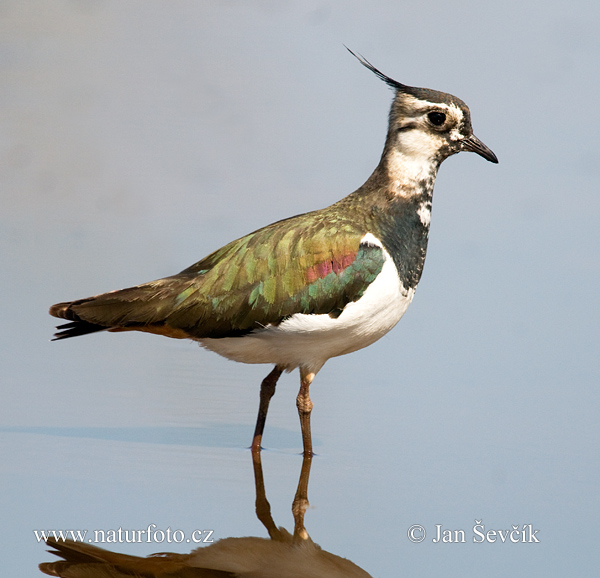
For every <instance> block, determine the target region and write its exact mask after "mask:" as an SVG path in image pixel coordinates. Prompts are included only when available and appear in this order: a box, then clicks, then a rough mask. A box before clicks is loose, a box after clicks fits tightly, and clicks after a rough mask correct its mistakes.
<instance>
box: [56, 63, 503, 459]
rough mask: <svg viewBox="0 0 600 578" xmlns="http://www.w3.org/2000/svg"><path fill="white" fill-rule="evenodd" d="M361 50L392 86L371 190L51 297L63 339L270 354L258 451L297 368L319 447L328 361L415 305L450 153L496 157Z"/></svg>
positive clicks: (458, 112) (452, 113) (459, 112)
mask: <svg viewBox="0 0 600 578" xmlns="http://www.w3.org/2000/svg"><path fill="white" fill-rule="evenodd" d="M359 60H360V61H361V62H362V64H364V65H365V66H366V67H367V68H369V69H370V70H371V71H373V72H374V73H375V74H376V75H377V76H378V77H379V78H381V79H383V80H384V81H385V82H386V83H387V84H388V85H389V86H390V87H392V88H393V89H394V90H395V93H396V96H395V98H394V101H393V103H392V107H391V111H390V117H389V128H388V133H387V138H386V141H385V146H384V149H383V154H382V156H381V160H380V162H379V165H378V166H377V168H376V169H375V171H374V172H373V174H372V175H371V176H370V177H369V179H368V180H367V181H366V183H365V184H364V185H363V186H362V187H360V188H359V189H358V190H356V191H355V192H354V193H352V194H351V195H348V196H347V197H346V198H344V199H342V200H341V201H339V202H337V203H335V204H333V205H331V206H329V207H327V208H325V209H321V210H319V211H314V212H312V213H306V214H303V215H297V216H295V217H291V218H289V219H284V220H283V221H278V222H276V223H273V224H271V225H268V226H267V227H264V228H262V229H259V230H258V231H255V232H254V233H250V234H249V235H246V236H245V237H242V238H240V239H237V240H236V241H233V242H231V243H229V244H228V245H225V247H223V248H222V249H219V250H218V251H215V252H214V253H212V254H210V255H209V256H208V257H205V258H204V259H202V260H201V261H198V262H197V263H195V264H194V265H192V266H191V267H188V268H187V269H184V270H183V271H182V272H181V273H178V274H177V275H173V276H171V277H166V278H164V279H158V280H157V281H152V282H150V283H144V284H142V285H138V286H136V287H130V288H128V289H122V290H120V291H113V292H111V293H104V294H102V295H96V296H95V297H88V298H86V299H78V300H76V301H71V302H66V303H58V304H57V305H53V306H52V307H51V308H50V313H51V314H52V315H54V316H55V317H61V318H63V319H67V320H69V321H70V323H67V324H66V325H61V326H60V327H59V328H58V329H59V330H60V331H59V332H58V333H56V336H55V338H56V339H63V338H65V337H74V336H77V335H84V334H86V333H93V332H95V331H101V330H108V331H132V330H135V331H146V332H149V333H156V334H158V335H165V336H167V337H176V338H190V339H194V340H196V341H198V342H200V344H201V345H203V346H204V347H206V348H207V349H210V350H212V351H215V352H217V353H219V354H221V355H223V356H225V357H228V358H229V359H233V360H235V361H242V362H244V363H273V364H275V368H274V369H273V370H272V371H271V373H270V374H269V375H268V376H267V377H266V378H265V380H264V381H263V383H262V386H261V395H260V407H259V414H258V418H257V423H256V430H255V435H254V441H253V444H252V448H253V450H259V449H260V443H261V438H262V432H263V428H264V423H265V419H266V415H267V410H268V405H269V400H270V398H271V396H272V395H273V393H274V392H275V385H276V382H277V380H278V378H279V376H280V375H281V373H282V372H283V371H284V370H287V371H290V370H292V369H294V368H296V367H298V368H300V383H301V385H300V392H299V394H298V397H297V405H298V411H299V414H300V422H301V427H302V437H303V443H304V451H305V453H312V444H311V439H310V412H311V409H312V402H311V400H310V397H309V386H310V384H311V382H312V380H313V379H314V377H315V375H316V374H317V372H318V371H319V370H320V369H321V367H322V366H323V364H324V363H325V362H326V361H327V360H328V359H329V358H331V357H335V356H338V355H344V354H346V353H350V352H352V351H356V350H358V349H361V348H363V347H366V346H367V345H370V344H371V343H373V342H375V341H377V340H378V339H379V338H380V337H382V336H383V335H385V334H386V333H387V332H388V331H389V330H390V329H391V328H392V327H394V325H396V323H397V322H398V321H399V319H400V318H401V317H402V315H403V314H404V312H405V311H406V308H407V307H408V305H409V303H410V302H411V300H412V298H413V295H414V292H415V288H416V286H417V283H418V282H419V279H420V277H421V272H422V270H423V263H424V261H425V252H426V248H427V239H428V235H429V221H430V214H431V202H432V193H433V185H434V181H435V177H436V174H437V171H438V168H439V166H440V164H441V162H442V161H443V160H444V159H446V158H447V157H449V156H451V155H453V154H455V153H458V152H460V151H473V152H476V153H478V154H479V155H481V156H482V157H484V158H485V159H487V160H489V161H491V162H498V161H497V158H496V156H495V155H494V153H493V152H492V151H491V150H490V149H489V148H487V147H486V146H485V145H484V144H483V143H482V142H481V141H480V140H479V139H478V138H477V137H476V136H475V135H474V134H473V131H472V128H471V118H470V113H469V109H468V108H467V106H466V105H465V103H464V102H462V101H461V100H460V99H458V98H456V97H454V96H452V95H450V94H445V93H443V92H437V91H434V90H429V89H424V88H414V87H409V86H405V85H403V84H400V83H399V82H396V81H395V80H392V79H391V78H389V77H387V76H385V75H384V74H383V73H381V72H380V71H379V70H377V69H376V68H374V67H373V66H372V65H371V64H370V63H369V62H367V61H366V60H364V59H359Z"/></svg>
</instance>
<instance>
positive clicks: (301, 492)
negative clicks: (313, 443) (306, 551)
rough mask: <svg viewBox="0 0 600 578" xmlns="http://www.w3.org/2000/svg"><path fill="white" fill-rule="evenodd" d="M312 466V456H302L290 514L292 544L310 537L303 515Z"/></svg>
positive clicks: (306, 505) (306, 506) (305, 508)
mask: <svg viewBox="0 0 600 578" xmlns="http://www.w3.org/2000/svg"><path fill="white" fill-rule="evenodd" d="M311 464H312V454H306V453H305V454H304V459H303V460H302V471H301V472H300V480H299V482H298V489H297V490H296V495H295V497H294V503H293V504H292V513H293V514H294V542H300V541H304V540H308V539H309V538H310V536H309V535H308V532H307V531H306V528H305V527H304V513H305V512H306V510H307V508H308V478H309V476H310V466H311Z"/></svg>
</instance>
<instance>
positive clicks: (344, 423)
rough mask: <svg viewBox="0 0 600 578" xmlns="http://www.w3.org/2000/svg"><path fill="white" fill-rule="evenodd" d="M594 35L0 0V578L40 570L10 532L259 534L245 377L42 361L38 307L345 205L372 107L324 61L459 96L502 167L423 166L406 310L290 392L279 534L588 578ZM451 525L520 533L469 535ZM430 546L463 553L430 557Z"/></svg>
mask: <svg viewBox="0 0 600 578" xmlns="http://www.w3.org/2000/svg"><path fill="white" fill-rule="evenodd" d="M599 17H600V11H599V9H598V5H597V3H595V2H591V1H589V2H587V1H585V0H578V1H577V0H576V1H574V2H570V3H565V2H557V1H550V2H534V1H525V2H523V1H514V0H510V1H507V2H502V3H486V2H477V1H470V2H469V1H462V2H452V1H444V2H439V1H435V0H425V1H419V2H417V1H408V2H389V1H372V2H368V3H366V2H356V1H354V2H341V1H339V2H327V1H321V0H312V1H304V2H296V3H291V2H290V3H286V2H279V1H276V0H264V1H262V2H259V1H254V2H241V1H239V2H235V1H229V2H223V1H216V0H215V1H209V0H204V1H202V2H192V1H169V2H166V1H164V2H157V1H144V2H142V1H137V2H136V1H129V2H119V1H116V0H114V1H108V0H106V1H83V0H81V1H70V2H68V1H53V2H49V1H47V2H32V1H24V0H4V1H3V2H1V3H0V163H1V172H0V199H1V206H0V225H1V228H0V251H1V252H0V266H1V271H2V284H1V286H2V293H1V294H2V300H1V302H2V310H1V317H0V318H1V322H2V329H1V332H0V335H1V336H0V339H1V342H2V344H1V347H0V372H1V374H0V379H1V381H2V390H1V391H2V403H1V404H0V437H1V439H2V441H1V446H0V475H1V483H2V497H1V498H0V499H1V512H2V514H1V516H2V517H1V519H2V522H1V530H0V532H1V540H2V544H3V548H2V550H3V554H2V558H3V560H2V566H3V568H4V570H3V572H5V573H6V575H7V576H8V575H11V576H27V577H30V576H37V575H38V572H37V570H36V565H37V564H38V563H39V562H41V561H45V560H49V559H50V555H47V554H45V553H44V548H43V546H42V545H41V544H38V543H37V542H36V541H35V538H34V536H33V532H32V530H33V529H44V528H65V529H67V528H84V529H88V530H93V529H96V528H101V529H110V528H118V527H119V526H120V527H122V528H129V529H136V528H140V529H141V528H145V527H147V525H148V524H150V523H154V524H157V526H158V527H159V528H167V527H168V526H170V527H171V528H173V529H175V528H181V529H184V530H186V531H191V530H193V529H196V528H200V529H204V528H210V529H214V530H215V537H216V538H223V537H226V536H243V535H256V536H266V532H265V531H264V529H263V528H262V527H261V526H260V524H259V522H258V520H257V519H256V518H255V516H254V513H253V507H254V502H253V484H252V468H251V460H250V454H249V452H248V451H247V450H245V449H244V447H245V446H247V445H248V444H249V442H250V438H251V434H252V429H253V423H254V419H255V412H256V407H257V402H258V388H259V383H260V380H261V379H262V377H263V376H264V375H266V373H267V371H268V368H267V367H265V366H244V365H239V364H234V363H232V362H229V361H226V360H224V359H221V358H218V357H217V356H215V355H214V354H210V353H208V352H203V351H201V350H199V348H198V347H197V346H195V345H194V344H192V343H186V342H179V341H175V340H167V339H163V338H158V337H155V336H150V335H143V334H135V335H134V334H124V335H108V334H98V335H93V336H89V337H86V338H82V339H77V340H70V341H66V342H60V343H50V342H49V341H48V339H49V337H50V335H51V333H52V330H53V327H54V320H53V319H51V318H50V317H49V316H48V315H47V308H48V306H49V305H50V304H52V303H54V302H57V301H61V300H65V299H73V298H78V297H84V296H87V295H90V294H94V293H98V292H102V291H107V290H111V289H116V288H120V287H124V286H128V285H132V284H136V283H139V282H142V281H147V280H151V279H154V278H157V277H161V276H165V275H168V274H172V273H175V272H177V271H179V270H181V269H183V268H184V267H186V266H188V265H189V264H191V263H192V262H194V261H196V260H198V259H199V258H201V257H203V256H204V255H205V254H207V253H208V252H210V251H212V250H213V249H216V248H218V247H219V246H221V245H222V244H224V243H226V242H227V241H229V240H231V239H233V238H236V237H238V236H241V235H243V234H245V233H247V232H249V231H251V230H253V229H256V228H258V227H260V226H262V225H265V224H268V223H269V222H272V221H274V220H277V219H280V218H283V217H286V216H289V215H292V214H296V213H299V212H304V211H308V210H312V209H316V208H320V207H323V206H326V205H328V204H330V203H332V202H334V201H336V200H338V199H339V198H341V197H342V196H344V195H346V194H348V193H349V192H351V191H352V190H354V189H355V188H357V187H358V186H359V185H360V184H362V183H363V182H364V180H365V179H366V178H367V177H368V176H369V174H370V172H371V170H372V169H373V168H374V167H375V165H376V163H377V161H378V159H379V155H380V152H381V148H382V146H383V140H384V136H385V130H386V116H387V112H388V106H389V103H390V101H391V97H392V94H391V92H390V91H389V90H388V89H387V88H386V86H385V85H384V84H383V83H381V82H380V81H379V80H378V79H377V78H375V76H373V75H372V74H371V73H369V72H368V71H367V70H366V69H364V68H362V67H361V66H360V65H359V64H358V62H356V61H355V60H354V59H353V58H352V57H351V56H350V55H349V54H348V53H347V52H346V50H345V49H344V47H343V44H346V45H348V46H350V47H351V48H353V49H354V50H356V51H359V52H361V53H362V54H364V55H365V56H366V57H367V58H368V59H370V60H371V61H372V62H373V63H374V64H375V65H376V66H377V67H379V68H380V69H381V70H383V71H384V72H385V73H387V74H389V75H390V76H392V77H393V78H396V79H398V80H400V81H401V82H404V83H406V84H412V85H417V86H426V87H430V88H436V89H440V90H444V91H447V92H451V93H453V94H456V95H457V96H459V97H461V98H462V99H464V100H465V101H466V102H467V103H468V104H469V105H470V107H471V112H472V116H473V125H474V128H475V133H476V134H477V135H478V136H479V137H480V138H481V139H482V140H483V141H484V142H485V143H486V144H487V145H488V146H490V147H491V148H492V149H493V150H494V151H495V152H496V154H497V155H498V157H499V159H500V164H499V165H497V166H494V165H492V164H490V163H487V162H485V161H484V160H483V159H481V158H480V157H477V156H476V155H473V154H461V155H459V156H458V157H453V158H451V159H449V160H448V161H446V162H445V163H444V165H443V167H442V169H441V171H440V174H439V177H438V181H437V184H436V191H435V202H434V210H433V219H432V229H431V237H430V246H429V252H428V256H427V263H426V266H425V273H424V275H423V279H422V282H421V285H420V287H419V290H418V292H417V295H416V298H415V300H414V302H413V304H412V306H411V307H410V309H409V311H408V313H407V315H406V316H405V318H404V319H403V320H402V321H401V323H400V324H399V326H398V327H397V328H396V329H395V330H394V331H393V332H391V333H390V334H389V335H388V336H386V337H385V338H384V339H382V340H381V341H380V342H379V343H377V344H376V345H374V346H372V347H370V348H368V349H366V350H363V351H361V352H358V353H355V354H353V355H351V356H348V357H344V358H338V359H335V360H331V361H330V362H329V363H328V364H327V365H326V366H325V368H324V369H323V370H322V371H321V373H320V374H319V376H318V378H317V379H316V381H315V383H314V385H313V387H312V398H313V401H314V403H315V410H314V412H313V431H314V437H315V443H316V451H317V452H318V454H319V455H318V457H317V458H316V459H315V460H314V463H313V473H312V479H311V485H310V489H309V497H310V500H311V508H310V509H309V511H308V512H307V515H306V525H307V529H308V531H309V533H310V534H311V536H312V537H313V539H314V540H315V541H316V542H317V543H319V544H321V546H323V548H325V549H326V550H329V551H331V552H333V553H335V554H338V555H341V556H345V557H348V558H350V559H352V560H353V561H354V562H355V563H356V564H358V565H359V566H361V567H362V568H364V569H365V570H367V571H368V572H369V573H371V574H372V575H373V576H404V575H407V576H409V575H411V576H412V575H419V576H438V575H441V574H442V573H443V574H444V575H446V576H479V575H486V576H506V575H511V574H512V575H528V576H544V577H549V576H552V577H554V576H565V575H571V574H573V573H577V574H578V575H581V576H585V575H587V576H591V575H592V574H593V573H594V572H595V571H597V567H598V563H599V562H600V556H599V555H598V552H599V550H598V545H597V530H598V528H597V524H598V519H599V515H600V508H599V507H598V506H599V495H600V494H599V481H600V468H599V454H598V451H599V449H600V448H599V438H600V435H599V434H600V431H599V426H598V423H599V420H598V413H599V412H600V395H599V393H598V381H599V379H598V378H599V370H598V353H599V352H598V325H599V314H598V311H599V307H598V301H597V295H598V283H599V279H600V258H599V252H598V247H599V233H598V231H599V226H598V221H599V216H600V200H599V191H598V184H597V179H598V172H597V165H598V160H597V150H598V126H599V121H600V107H598V105H597V100H598V92H599V88H600V81H599V78H600V77H599V75H598V70H599V64H600V58H599V55H600V46H599V36H598V30H597V23H598V19H599ZM297 386H298V378H297V374H296V373H294V374H292V375H289V376H285V377H284V378H283V379H282V380H281V382H280V387H279V390H278V393H277V395H276V397H275V398H274V401H273V403H272V407H271V413H270V416H269V421H268V424H267V430H266V435H265V439H264V444H265V445H266V446H267V447H268V448H270V449H271V450H270V451H267V452H264V454H263V462H264V467H265V477H266V482H267V491H268V497H269V499H270V500H271V503H272V507H273V514H274V517H275V520H276V522H277V523H278V524H281V525H284V526H286V527H288V528H290V527H291V525H292V523H291V522H292V519H291V514H290V510H289V508H290V505H291V500H292V497H293V494H294V491H295V484H296V481H297V476H298V474H299V471H300V465H301V459H300V457H299V456H298V455H297V452H298V451H299V449H300V435H299V426H298V420H297V415H296V409H295V404H294V398H295V395H296V391H297ZM475 520H482V521H483V523H484V524H485V525H486V529H490V528H494V529H510V528H511V526H512V525H523V524H529V523H531V524H533V526H534V527H535V528H537V529H539V530H540V531H539V533H538V534H537V536H538V537H539V539H540V541H541V542H540V543H539V544H502V543H495V544H473V543H472V542H471V536H472V532H471V528H472V527H473V525H474V523H475ZM416 523H419V524H422V525H423V526H425V527H426V528H427V530H428V531H429V533H430V535H429V536H428V538H427V539H426V540H425V542H423V543H421V544H413V543H411V542H410V541H409V540H408V538H407V529H408V527H409V526H410V525H411V524H416ZM435 524H443V527H444V528H450V529H464V530H465V531H466V534H467V543H466V544H445V545H442V544H437V545H436V544H434V543H432V542H431V540H430V538H431V537H432V532H433V530H434V528H435ZM113 548H114V549H115V550H118V551H124V552H127V553H130V554H136V555H146V554H149V553H150V552H152V551H161V550H162V551H164V550H169V549H171V550H177V551H189V549H190V547H189V545H185V544H184V545H181V546H180V547H178V546H177V545H166V544H155V545H147V544H139V545H133V544H116V545H113Z"/></svg>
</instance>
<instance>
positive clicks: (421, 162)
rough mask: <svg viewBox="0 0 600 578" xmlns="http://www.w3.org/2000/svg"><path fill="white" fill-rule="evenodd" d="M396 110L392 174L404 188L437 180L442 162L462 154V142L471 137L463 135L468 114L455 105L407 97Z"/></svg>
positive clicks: (400, 186) (391, 160)
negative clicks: (423, 181) (415, 182)
mask: <svg viewBox="0 0 600 578" xmlns="http://www.w3.org/2000/svg"><path fill="white" fill-rule="evenodd" d="M396 106H397V108H396V116H397V118H396V119H392V122H391V125H390V138H391V139H392V140H391V142H390V143H389V144H391V146H392V149H391V150H390V151H389V153H388V154H389V164H388V172H389V174H390V177H392V179H393V180H394V181H395V182H396V183H397V186H398V187H399V188H404V187H405V186H406V185H409V184H411V183H413V182H414V181H415V180H424V179H425V180H427V179H434V178H435V175H436V173H437V169H438V167H439V164H440V163H441V161H442V160H444V159H445V158H446V157H448V156H450V155H451V154H454V153H456V152H458V151H459V147H458V145H459V143H460V141H461V140H463V139H464V138H466V137H468V136H469V135H466V134H464V133H463V132H461V130H462V129H463V127H464V126H465V114H464V112H463V110H462V109H461V108H460V107H459V106H457V105H456V104H454V103H450V104H446V103H437V102H428V101H426V100H420V99H417V98H415V97H414V96H411V95H408V94H403V95H400V96H399V97H398V102H397V103H396ZM398 192H401V191H400V190H399V191H398Z"/></svg>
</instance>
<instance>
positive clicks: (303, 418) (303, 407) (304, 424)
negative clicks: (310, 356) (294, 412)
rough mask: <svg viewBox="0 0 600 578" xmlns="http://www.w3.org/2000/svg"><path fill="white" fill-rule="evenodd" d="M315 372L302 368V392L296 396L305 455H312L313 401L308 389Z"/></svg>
mask: <svg viewBox="0 0 600 578" xmlns="http://www.w3.org/2000/svg"><path fill="white" fill-rule="evenodd" d="M314 378H315V374H314V373H311V372H309V371H306V370H304V369H302V368H300V392H299V393H298V397H297V398H296V406H297V407H298V415H299V416H300V428H301V430H302V444H303V446H304V455H305V456H312V453H313V451H312V439H311V435H310V412H311V411H312V408H313V403H312V401H311V400H310V396H309V395H308V389H309V387H310V384H311V383H312V380H313V379H314Z"/></svg>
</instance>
